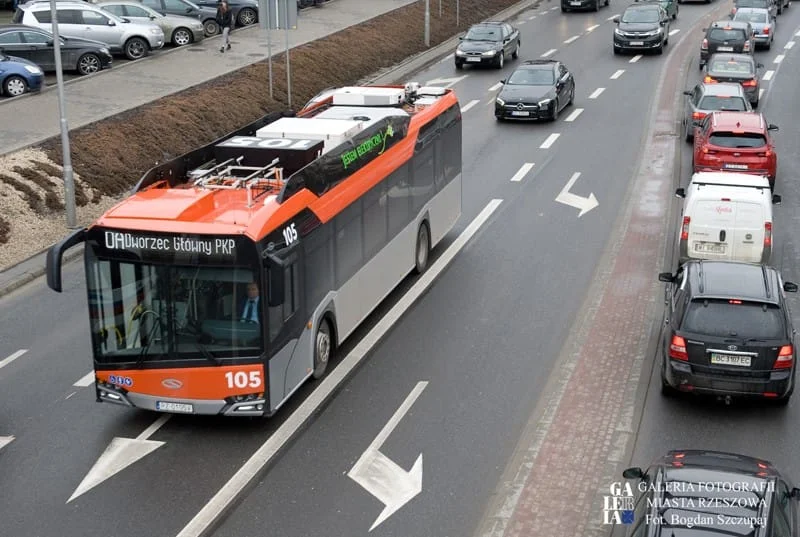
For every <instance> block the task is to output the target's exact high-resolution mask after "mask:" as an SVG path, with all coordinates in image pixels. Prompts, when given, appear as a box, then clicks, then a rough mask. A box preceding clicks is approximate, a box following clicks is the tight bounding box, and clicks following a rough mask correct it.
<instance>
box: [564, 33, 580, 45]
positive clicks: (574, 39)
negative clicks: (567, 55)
mask: <svg viewBox="0 0 800 537" xmlns="http://www.w3.org/2000/svg"><path fill="white" fill-rule="evenodd" d="M580 37H581V36H579V35H573V36H572V37H570V38H569V39H567V40H566V41H564V44H565V45H569V44H570V43H573V42H575V41H577V40H578V39H579V38H580Z"/></svg>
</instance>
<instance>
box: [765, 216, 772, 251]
mask: <svg viewBox="0 0 800 537" xmlns="http://www.w3.org/2000/svg"><path fill="white" fill-rule="evenodd" d="M767 246H770V247H771V246H772V222H764V247H767Z"/></svg>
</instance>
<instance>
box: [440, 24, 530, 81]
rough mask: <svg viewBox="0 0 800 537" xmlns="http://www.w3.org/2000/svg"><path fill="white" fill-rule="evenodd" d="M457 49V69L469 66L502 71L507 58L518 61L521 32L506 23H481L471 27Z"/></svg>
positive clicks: (461, 38)
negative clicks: (482, 66)
mask: <svg viewBox="0 0 800 537" xmlns="http://www.w3.org/2000/svg"><path fill="white" fill-rule="evenodd" d="M459 39H460V40H461V43H460V44H459V45H458V48H456V54H455V62H456V69H462V68H463V67H464V64H467V65H491V66H494V67H496V68H498V69H502V68H503V66H504V65H505V62H506V58H507V57H511V58H513V59H515V60H516V59H517V57H519V47H520V45H521V40H520V36H519V30H518V29H516V28H514V27H513V26H511V25H510V24H508V23H505V22H495V21H488V22H481V23H479V24H475V25H473V26H471V27H470V29H469V30H468V31H467V33H466V34H465V35H464V36H463V37H460V38H459Z"/></svg>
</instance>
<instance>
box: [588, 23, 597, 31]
mask: <svg viewBox="0 0 800 537" xmlns="http://www.w3.org/2000/svg"><path fill="white" fill-rule="evenodd" d="M597 28H600V25H599V24H595V25H594V26H589V27H588V28H586V31H587V32H592V31H594V30H596V29H597Z"/></svg>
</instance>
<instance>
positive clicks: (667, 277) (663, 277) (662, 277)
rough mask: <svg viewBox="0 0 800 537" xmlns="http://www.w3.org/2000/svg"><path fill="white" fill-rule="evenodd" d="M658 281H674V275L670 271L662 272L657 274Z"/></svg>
mask: <svg viewBox="0 0 800 537" xmlns="http://www.w3.org/2000/svg"><path fill="white" fill-rule="evenodd" d="M658 281H660V282H664V283H673V282H674V281H675V276H674V275H673V274H672V273H671V272H662V273H661V274H659V275H658Z"/></svg>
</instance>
